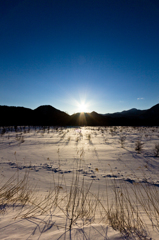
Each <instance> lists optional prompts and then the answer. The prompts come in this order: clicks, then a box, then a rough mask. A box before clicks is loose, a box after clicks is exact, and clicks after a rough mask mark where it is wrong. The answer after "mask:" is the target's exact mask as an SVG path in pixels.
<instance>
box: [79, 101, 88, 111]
mask: <svg viewBox="0 0 159 240" xmlns="http://www.w3.org/2000/svg"><path fill="white" fill-rule="evenodd" d="M86 111H87V106H86V104H85V103H81V104H79V112H86Z"/></svg>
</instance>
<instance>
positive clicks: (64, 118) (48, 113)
mask: <svg viewBox="0 0 159 240" xmlns="http://www.w3.org/2000/svg"><path fill="white" fill-rule="evenodd" d="M34 114H35V117H34V119H35V123H36V125H62V126H65V125H67V124H68V122H69V119H70V116H69V115H68V114H67V113H65V112H62V111H60V110H58V109H56V108H54V107H52V106H50V105H44V106H40V107H38V108H36V109H35V110H34Z"/></svg>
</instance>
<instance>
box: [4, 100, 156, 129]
mask: <svg viewBox="0 0 159 240" xmlns="http://www.w3.org/2000/svg"><path fill="white" fill-rule="evenodd" d="M26 125H30V126H31V125H34V126H35V125H36V126H159V104H156V105H155V106H153V107H151V108H150V109H147V110H139V109H136V108H132V109H129V110H127V111H126V110H124V111H122V112H116V113H111V114H110V113H108V114H99V113H97V112H94V111H93V112H91V113H75V114H72V115H69V114H67V113H65V112H63V111H60V110H58V109H56V108H54V107H52V106H50V105H44V106H39V107H38V108H36V109H34V110H32V109H29V108H24V107H9V106H0V126H26Z"/></svg>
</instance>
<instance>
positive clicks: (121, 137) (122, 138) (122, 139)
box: [119, 135, 126, 148]
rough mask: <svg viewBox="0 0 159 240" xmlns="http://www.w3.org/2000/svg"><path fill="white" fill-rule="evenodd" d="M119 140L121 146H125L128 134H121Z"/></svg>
mask: <svg viewBox="0 0 159 240" xmlns="http://www.w3.org/2000/svg"><path fill="white" fill-rule="evenodd" d="M119 140H120V144H121V147H122V148H123V147H124V143H125V141H126V136H123V135H121V136H120V138H119Z"/></svg>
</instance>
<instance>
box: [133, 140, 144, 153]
mask: <svg viewBox="0 0 159 240" xmlns="http://www.w3.org/2000/svg"><path fill="white" fill-rule="evenodd" d="M143 145H144V143H142V142H141V141H140V140H137V141H136V143H135V151H137V152H138V153H141V151H142V149H143Z"/></svg>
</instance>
